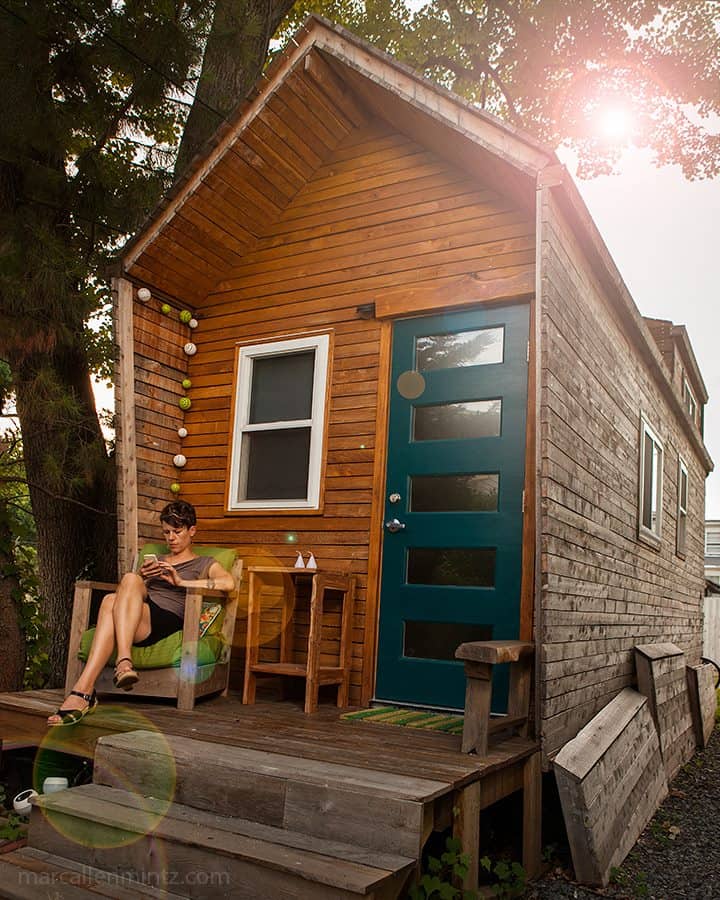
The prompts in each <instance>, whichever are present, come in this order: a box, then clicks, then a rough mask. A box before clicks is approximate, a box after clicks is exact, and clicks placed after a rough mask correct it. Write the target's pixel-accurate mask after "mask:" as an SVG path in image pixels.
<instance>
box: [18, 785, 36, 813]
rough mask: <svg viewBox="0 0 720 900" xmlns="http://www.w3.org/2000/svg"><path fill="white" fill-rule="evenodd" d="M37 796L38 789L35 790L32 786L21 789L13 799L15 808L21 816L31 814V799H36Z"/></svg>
mask: <svg viewBox="0 0 720 900" xmlns="http://www.w3.org/2000/svg"><path fill="white" fill-rule="evenodd" d="M35 797H37V791H34V790H33V789H32V788H28V789H27V790H25V791H20V793H19V794H18V795H17V797H15V799H14V800H13V809H14V810H15V812H16V813H18V814H19V815H21V816H29V815H30V813H31V812H32V803H31V801H32V800H34V799H35Z"/></svg>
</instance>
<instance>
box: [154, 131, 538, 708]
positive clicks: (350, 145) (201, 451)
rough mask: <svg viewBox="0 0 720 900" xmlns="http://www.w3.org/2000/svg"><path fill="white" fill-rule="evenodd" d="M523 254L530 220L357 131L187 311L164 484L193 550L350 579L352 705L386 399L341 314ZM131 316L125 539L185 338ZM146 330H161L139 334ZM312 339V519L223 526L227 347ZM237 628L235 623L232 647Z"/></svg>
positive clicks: (160, 484)
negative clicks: (132, 468)
mask: <svg viewBox="0 0 720 900" xmlns="http://www.w3.org/2000/svg"><path fill="white" fill-rule="evenodd" d="M534 258H535V251H534V223H533V221H532V219H531V217H529V216H528V215H527V214H526V213H524V212H521V211H519V210H518V209H517V208H516V207H515V205H514V204H513V203H512V202H510V201H509V200H507V199H505V198H504V197H502V196H500V195H499V194H498V193H497V192H495V191H494V190H492V188H491V187H490V186H483V185H480V184H479V183H478V181H477V180H476V179H472V180H471V179H469V178H468V177H466V176H465V175H463V174H462V173H460V172H459V171H457V170H454V169H452V168H451V167H450V166H448V165H447V164H445V163H443V162H442V161H440V160H439V159H438V158H437V157H435V156H434V155H433V154H431V153H429V152H427V151H426V150H424V149H423V148H422V147H420V146H418V145H417V144H415V143H413V142H412V141H411V140H409V139H408V138H406V137H404V136H403V135H400V134H397V133H394V132H392V131H390V130H388V129H387V128H386V127H385V126H383V125H380V124H378V123H371V124H370V125H366V126H362V127H359V128H357V129H355V130H354V131H353V132H351V133H350V134H349V135H348V136H347V137H346V138H345V139H344V140H343V141H342V142H341V144H340V145H339V146H338V148H337V149H336V151H335V152H334V153H333V154H332V156H331V157H330V159H329V161H327V162H326V163H324V164H323V165H322V166H321V167H320V168H319V169H318V170H317V171H316V172H315V174H314V175H313V176H312V177H311V178H310V180H309V181H308V182H307V183H306V184H305V185H304V186H303V187H301V188H300V190H299V192H298V193H297V195H296V196H295V198H294V200H293V201H292V202H290V204H289V205H288V206H287V208H286V209H285V211H284V213H283V214H282V215H281V216H280V218H279V219H278V220H277V221H276V222H275V223H274V224H272V225H271V226H270V228H269V231H268V232H267V233H266V236H265V237H263V238H262V239H260V240H259V242H258V243H257V244H256V247H255V249H253V250H252V251H250V252H248V253H247V254H246V255H245V257H244V259H243V262H242V264H240V265H236V266H235V267H233V268H228V269H227V275H226V276H225V277H224V278H223V280H222V281H221V282H220V283H219V284H218V285H217V288H216V290H215V291H214V292H213V293H211V294H210V296H209V297H208V298H207V300H206V302H205V303H203V304H201V307H200V308H199V310H198V318H199V320H200V326H199V328H198V329H197V331H196V332H195V335H194V339H195V341H196V343H197V345H198V348H199V349H198V353H197V355H196V356H194V357H192V358H191V359H190V360H189V365H188V366H187V370H188V372H187V374H188V375H189V377H190V378H191V379H192V383H193V386H192V388H191V390H190V392H189V393H190V395H191V397H192V403H193V406H192V409H191V411H190V412H189V413H188V414H187V415H186V416H185V423H186V425H187V428H188V430H189V436H188V437H187V438H186V440H185V441H184V442H183V453H185V454H186V456H187V458H188V464H187V467H186V468H185V469H184V470H183V471H182V473H181V475H180V477H179V478H178V480H179V481H180V482H181V483H182V485H183V492H182V494H181V497H183V498H186V499H188V500H190V501H191V502H193V503H195V504H196V506H197V508H198V513H199V517H200V520H201V526H202V530H201V535H200V537H201V539H202V541H203V542H204V543H211V544H214V543H218V544H223V545H228V546H236V547H239V548H240V552H241V553H242V555H243V556H244V558H245V561H246V564H252V563H253V562H263V563H266V564H267V563H268V562H275V563H278V564H285V565H286V564H288V563H289V564H292V563H293V562H294V560H295V555H296V552H297V550H298V549H301V550H303V551H305V552H307V551H310V550H312V551H313V552H314V554H315V556H316V558H317V560H318V564H319V565H320V566H324V567H327V568H331V569H338V570H342V571H350V572H353V573H355V574H356V575H357V576H358V597H357V602H356V606H355V617H354V623H353V625H354V628H353V640H354V644H355V646H354V663H353V672H352V687H351V700H352V702H354V703H357V702H359V699H360V693H361V685H362V683H363V679H364V680H365V683H366V684H367V683H369V680H370V679H371V676H372V672H371V671H369V667H371V665H372V660H371V659H368V658H367V657H368V654H367V653H365V651H364V635H365V634H366V626H367V625H368V624H369V625H370V629H371V630H372V629H373V628H374V623H368V622H366V608H367V600H368V587H369V588H370V590H371V591H375V584H374V579H373V583H372V584H370V585H368V559H369V557H370V555H371V554H370V546H369V543H370V525H371V517H372V513H373V495H374V494H373V487H374V484H375V482H377V481H378V480H379V481H380V482H381V481H382V479H383V478H384V472H383V471H382V465H381V464H379V463H378V462H377V454H376V448H377V440H378V437H377V435H376V419H377V418H378V408H379V404H383V403H384V397H385V393H386V392H387V373H386V372H385V371H381V370H380V368H379V360H380V332H381V327H382V326H381V324H380V323H379V322H377V321H374V320H363V319H360V318H358V315H357V313H356V308H357V307H358V306H359V305H361V304H365V303H371V302H373V301H374V300H375V299H376V298H377V297H378V296H379V295H380V294H381V292H382V291H383V290H384V289H386V288H389V287H393V288H397V287H399V286H402V285H408V286H415V285H418V284H427V285H432V284H438V285H439V286H442V285H443V284H447V283H448V280H449V279H451V278H455V277H457V276H462V275H466V274H468V273H475V272H483V271H489V270H492V271H493V272H494V273H496V275H497V276H498V277H501V276H504V275H514V274H518V273H527V272H531V273H532V272H533V271H534ZM140 315H141V317H140V318H139V319H138V323H137V329H138V330H140V331H142V332H143V334H138V333H136V342H137V343H136V353H137V362H136V365H137V377H138V396H137V403H138V429H139V433H140V434H141V436H140V437H139V439H138V443H139V448H138V467H139V479H140V481H141V492H142V497H141V499H140V508H141V512H140V528H141V536H146V535H152V534H154V533H155V530H154V529H156V516H155V512H156V511H157V509H158V508H159V507H160V506H161V505H162V504H163V503H164V502H166V501H167V499H168V494H167V484H168V483H169V482H170V481H172V480H174V477H175V473H174V471H173V467H172V462H171V460H172V455H173V453H176V452H178V449H179V440H178V438H177V435H176V432H175V429H176V427H177V425H179V424H180V418H181V415H180V411H179V410H178V408H177V399H178V397H179V396H180V395H181V394H182V390H180V389H178V385H179V382H180V380H181V379H182V377H183V376H184V374H185V371H184V367H185V365H186V359H185V358H184V356H183V354H182V351H181V349H177V350H176V348H181V347H182V344H183V343H184V341H185V340H187V338H186V337H184V336H183V334H181V333H180V332H181V331H182V326H178V327H177V328H176V327H174V325H172V324H171V323H170V322H169V321H168V320H165V321H160V322H159V323H157V322H153V323H152V326H151V325H150V323H149V322H147V318H148V316H150V315H151V313H142V312H141V314H140ZM155 318H157V317H155ZM156 325H157V326H158V327H162V329H163V330H162V331H160V332H154V331H153V328H154V327H155V326H156ZM317 330H320V331H331V332H332V334H333V344H334V347H333V361H332V366H331V370H330V375H329V378H330V391H329V411H328V430H327V456H326V466H325V474H324V488H325V499H324V509H323V512H322V514H321V515H308V514H297V513H293V512H289V513H280V514H272V513H267V512H264V513H261V514H251V515H248V514H238V515H235V514H233V515H228V514H226V513H225V500H226V471H227V459H228V448H229V429H230V425H231V418H232V403H233V383H232V381H233V368H234V362H235V348H236V344H237V343H238V342H254V341H257V340H262V339H268V338H273V337H275V336H277V337H280V336H283V335H290V334H298V333H302V332H308V331H317ZM143 335H144V337H143ZM380 408H384V407H382V406H381V407H380ZM380 439H381V440H384V435H381V437H380ZM140 470H141V472H140ZM375 493H376V495H377V489H376V490H375ZM378 499H381V498H380V497H378ZM143 529H144V531H143ZM290 536H292V537H293V538H294V539H295V540H293V542H292V543H291V542H289V537H290ZM373 599H374V598H373ZM327 624H328V625H332V622H328V623H327ZM243 627H244V622H243V619H242V618H240V619H239V623H238V631H237V643H238V645H241V644H242V642H243V640H244V636H243V635H242V630H243ZM271 630H272V629H271ZM329 633H331V632H329ZM323 649H324V650H326V649H327V650H329V649H331V648H329V647H328V648H325V647H324V648H323ZM238 652H239V651H238Z"/></svg>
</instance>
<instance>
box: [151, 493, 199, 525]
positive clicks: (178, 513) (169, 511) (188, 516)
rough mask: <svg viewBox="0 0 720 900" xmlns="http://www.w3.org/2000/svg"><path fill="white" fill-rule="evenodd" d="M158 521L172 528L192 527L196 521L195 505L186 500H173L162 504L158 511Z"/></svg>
mask: <svg viewBox="0 0 720 900" xmlns="http://www.w3.org/2000/svg"><path fill="white" fill-rule="evenodd" d="M160 521H161V522H163V523H165V524H166V525H170V526H171V527H172V528H182V527H183V525H184V526H185V527H186V528H192V526H193V525H195V524H196V523H197V514H196V513H195V507H194V506H193V505H192V503H188V502H187V500H173V502H172V503H168V504H167V506H164V507H163V509H162V512H161V513H160Z"/></svg>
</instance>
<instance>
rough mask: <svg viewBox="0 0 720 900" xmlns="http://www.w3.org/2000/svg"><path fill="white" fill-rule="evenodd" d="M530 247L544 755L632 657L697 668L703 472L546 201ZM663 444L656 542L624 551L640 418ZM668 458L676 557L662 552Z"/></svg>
mask: <svg viewBox="0 0 720 900" xmlns="http://www.w3.org/2000/svg"><path fill="white" fill-rule="evenodd" d="M543 196H544V197H545V200H544V202H543V208H542V246H541V284H542V296H541V347H542V349H541V397H540V408H541V424H540V464H541V476H542V477H541V487H540V499H541V513H540V529H541V544H540V546H541V560H540V566H541V578H540V584H541V585H542V588H541V593H542V597H541V613H540V616H539V619H538V627H539V635H538V638H539V642H540V644H541V651H540V716H541V722H542V733H543V739H544V752H545V753H546V754H552V753H554V752H555V751H557V750H558V749H559V748H560V747H562V746H563V745H564V744H565V743H566V742H567V741H568V740H570V739H571V738H573V737H574V736H575V734H577V732H578V730H579V729H580V728H581V727H582V726H583V725H585V724H586V723H587V722H588V721H589V720H590V719H591V718H592V717H593V716H594V715H595V713H597V712H598V711H599V710H600V709H601V708H602V707H603V706H605V705H606V704H607V703H608V702H609V701H610V700H611V699H612V698H613V697H614V696H615V695H616V694H617V693H618V692H619V691H620V690H621V689H622V688H624V687H626V686H630V685H632V683H633V680H634V670H633V662H632V647H633V645H634V644H637V643H642V644H644V643H657V642H661V641H672V642H673V643H675V644H677V645H678V646H680V647H681V648H682V649H683V650H684V651H685V653H686V656H687V659H688V663H689V664H695V663H697V662H698V661H699V658H700V653H701V645H702V607H701V594H702V587H703V510H704V483H705V473H704V471H703V469H702V467H701V464H700V462H699V460H698V459H697V457H696V454H695V452H694V451H693V449H692V446H691V444H690V443H689V442H688V441H687V439H686V436H685V434H684V432H683V425H682V423H681V422H680V421H679V419H677V418H676V417H675V415H674V414H673V413H672V412H671V411H670V410H669V408H668V405H667V403H666V401H665V400H664V398H663V396H662V395H661V394H660V391H659V390H658V388H657V386H656V384H655V382H654V381H653V380H652V378H651V377H650V375H649V373H648V370H647V368H646V366H645V364H644V363H643V361H642V359H641V357H640V354H639V353H638V352H637V351H636V349H635V348H634V347H633V346H632V345H631V344H630V343H629V341H628V339H627V338H626V336H625V333H624V330H623V326H622V323H621V322H620V321H619V319H618V318H617V316H616V315H615V314H614V312H613V311H612V310H611V308H610V306H609V304H608V303H607V302H606V300H605V299H604V297H603V294H602V291H601V289H600V287H599V285H598V284H597V282H596V281H595V280H594V278H593V276H592V274H591V273H590V270H589V267H588V265H587V263H586V262H585V261H584V259H583V255H582V252H581V249H580V248H579V247H578V245H577V242H576V240H575V238H574V236H573V234H572V233H571V232H570V229H569V228H568V226H567V224H566V222H565V221H564V219H563V216H562V214H561V212H560V210H559V209H558V207H557V205H556V203H555V201H554V199H553V197H552V196H551V194H550V192H549V191H544V192H543ZM641 411H642V412H643V413H645V415H646V416H647V418H648V420H649V422H650V423H651V424H652V426H653V428H654V429H655V430H656V431H657V433H658V434H659V437H660V438H661V440H662V441H663V443H664V476H663V510H662V543H661V546H660V548H659V549H657V550H656V549H653V548H651V547H650V546H648V545H647V544H645V543H642V542H641V541H639V540H638V512H637V504H638V501H637V498H638V477H639V476H638V453H639V433H640V432H639V428H640V413H641ZM678 454H680V455H682V457H683V458H684V460H685V461H686V462H687V464H688V468H689V475H690V497H689V511H688V522H687V554H686V556H685V558H681V557H679V556H678V555H677V554H676V552H675V529H676V508H677V469H678Z"/></svg>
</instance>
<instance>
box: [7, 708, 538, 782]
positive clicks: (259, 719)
mask: <svg viewBox="0 0 720 900" xmlns="http://www.w3.org/2000/svg"><path fill="white" fill-rule="evenodd" d="M61 700H62V691H47V690H45V691H25V692H22V693H11V694H0V740H2V746H3V748H5V749H7V748H10V747H12V746H14V745H23V746H27V745H31V746H32V745H37V746H40V745H42V746H43V747H44V748H52V749H56V750H60V751H64V752H66V753H73V754H76V755H82V756H88V757H92V756H94V748H95V743H96V741H97V739H98V738H99V737H102V736H103V735H106V734H118V733H122V732H127V731H136V730H148V729H154V728H155V729H158V730H160V731H161V732H162V733H164V734H167V735H178V736H183V737H187V738H192V739H196V740H202V741H208V742H212V743H218V744H223V745H225V746H229V747H244V748H246V749H248V750H258V751H262V752H269V753H277V752H281V753H282V754H284V755H287V756H293V757H296V758H300V759H306V760H316V761H318V762H326V763H335V764H341V765H346V766H353V767H356V768H358V769H370V770H373V771H375V772H388V773H393V774H397V775H405V776H407V777H413V778H419V779H426V780H430V781H439V782H444V783H446V784H447V787H448V790H449V789H457V788H459V787H462V786H463V785H465V784H468V783H470V782H472V781H476V780H478V778H484V777H487V776H489V775H491V774H493V773H495V772H497V771H499V770H501V769H504V768H507V767H509V766H512V765H513V764H515V763H517V762H519V761H521V760H523V759H525V758H526V757H527V756H529V755H530V754H531V753H533V752H534V750H536V749H537V743H536V742H534V741H532V740H528V739H525V738H521V737H512V738H509V739H506V740H502V741H500V742H499V743H497V744H495V745H493V744H491V745H490V748H489V750H488V755H487V756H486V757H484V758H482V759H480V758H478V757H477V756H473V755H467V754H463V753H461V752H460V736H459V735H449V734H438V733H436V732H430V731H421V730H416V729H411V728H400V727H398V726H393V725H377V724H368V723H360V722H348V721H343V720H341V719H340V714H341V712H342V711H341V710H338V709H337V708H336V707H334V706H332V707H331V706H329V705H321V707H320V709H319V711H318V712H317V713H315V714H313V715H311V716H306V715H305V714H304V713H303V711H302V707H301V706H300V705H295V704H293V703H288V702H283V703H280V702H262V703H257V704H254V705H252V706H244V705H243V704H242V703H241V702H240V701H239V700H238V698H237V696H233V695H230V696H229V697H226V698H217V699H212V700H207V701H205V702H203V703H201V704H198V705H197V706H196V707H195V709H194V710H192V711H188V712H181V711H179V710H177V709H175V708H174V707H172V706H169V705H160V704H158V703H149V702H147V701H140V700H134V699H132V697H131V696H129V697H128V698H127V700H125V699H124V698H123V702H120V700H119V699H115V698H104V699H103V700H101V703H100V706H99V707H98V709H97V710H96V711H95V712H94V713H93V714H92V715H90V716H88V717H87V718H86V719H84V720H83V722H82V723H81V724H80V725H77V726H73V727H72V728H60V729H58V728H55V729H48V728H47V727H46V725H45V718H46V717H47V716H48V715H50V714H51V713H52V712H54V711H55V709H56V708H57V706H58V705H59V703H60V702H61Z"/></svg>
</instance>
